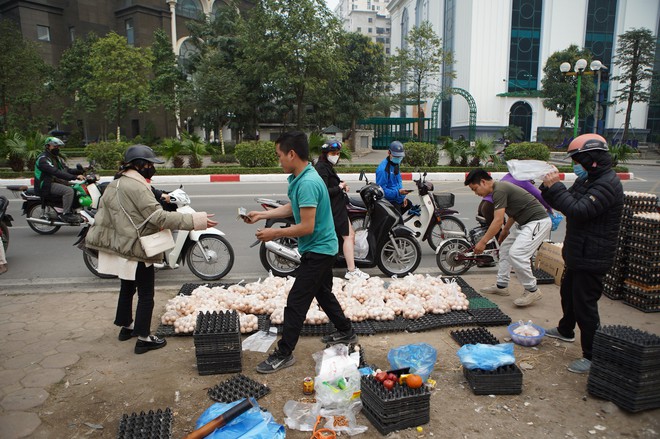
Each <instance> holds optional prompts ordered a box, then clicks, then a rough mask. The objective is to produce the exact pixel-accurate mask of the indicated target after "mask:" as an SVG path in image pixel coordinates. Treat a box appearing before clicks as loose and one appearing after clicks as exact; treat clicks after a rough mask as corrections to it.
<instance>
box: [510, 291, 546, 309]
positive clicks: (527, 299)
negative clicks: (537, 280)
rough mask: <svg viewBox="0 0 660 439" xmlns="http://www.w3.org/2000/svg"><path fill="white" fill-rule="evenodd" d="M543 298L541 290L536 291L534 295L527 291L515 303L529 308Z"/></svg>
mask: <svg viewBox="0 0 660 439" xmlns="http://www.w3.org/2000/svg"><path fill="white" fill-rule="evenodd" d="M542 298H543V293H541V292H540V291H539V290H536V291H534V292H533V293H530V292H529V291H527V290H525V292H524V293H523V295H522V296H520V297H518V298H517V299H516V300H514V301H513V303H514V304H515V305H517V306H528V305H531V304H532V303H534V302H536V301H537V300H541V299H542Z"/></svg>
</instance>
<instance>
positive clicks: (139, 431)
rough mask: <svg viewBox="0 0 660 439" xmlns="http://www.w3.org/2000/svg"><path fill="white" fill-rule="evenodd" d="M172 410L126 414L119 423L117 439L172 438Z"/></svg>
mask: <svg viewBox="0 0 660 439" xmlns="http://www.w3.org/2000/svg"><path fill="white" fill-rule="evenodd" d="M172 420H173V417H172V410H171V409H170V408H169V407H168V408H166V409H165V410H161V409H158V410H156V411H155V412H154V411H153V410H149V412H148V413H145V412H140V414H139V415H138V414H136V413H132V414H130V415H127V414H124V415H123V416H122V417H121V421H120V422H119V430H118V431H117V439H134V438H150V439H170V438H171V437H172Z"/></svg>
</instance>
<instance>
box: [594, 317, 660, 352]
mask: <svg viewBox="0 0 660 439" xmlns="http://www.w3.org/2000/svg"><path fill="white" fill-rule="evenodd" d="M594 346H598V347H599V348H603V349H610V350H612V351H613V352H616V353H618V354H620V355H621V356H626V357H630V358H632V359H636V360H638V361H656V360H658V359H660V336H658V335H656V334H651V333H649V332H646V331H642V330H641V329H635V328H632V327H630V326H623V325H609V326H603V327H601V328H599V329H598V330H597V331H596V334H595V336H594Z"/></svg>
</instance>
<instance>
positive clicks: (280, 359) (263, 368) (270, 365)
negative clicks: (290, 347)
mask: <svg viewBox="0 0 660 439" xmlns="http://www.w3.org/2000/svg"><path fill="white" fill-rule="evenodd" d="M295 362H296V359H295V358H293V354H289V355H283V354H281V353H280V351H278V350H277V349H275V350H274V351H273V353H272V354H270V355H269V356H268V359H267V360H266V361H262V362H261V363H259V364H258V365H257V372H259V373H273V372H277V371H278V370H280V369H284V368H285V367H289V366H291V365H292V364H294V363H295Z"/></svg>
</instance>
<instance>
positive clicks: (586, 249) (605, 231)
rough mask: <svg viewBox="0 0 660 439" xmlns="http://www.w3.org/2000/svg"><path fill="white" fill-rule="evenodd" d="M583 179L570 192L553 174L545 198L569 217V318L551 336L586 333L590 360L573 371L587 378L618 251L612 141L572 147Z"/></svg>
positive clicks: (585, 140)
mask: <svg viewBox="0 0 660 439" xmlns="http://www.w3.org/2000/svg"><path fill="white" fill-rule="evenodd" d="M568 154H569V156H570V157H571V158H572V159H573V163H574V164H573V169H574V172H575V174H576V175H577V176H578V179H577V180H576V181H575V183H574V184H573V186H571V188H570V189H566V186H564V185H563V184H562V183H560V182H559V174H558V173H557V172H552V173H550V174H548V175H546V176H545V177H544V178H543V184H542V185H541V192H542V194H543V198H544V199H545V200H546V201H547V202H548V204H550V205H551V206H552V208H553V209H556V210H559V211H560V212H562V213H563V214H564V216H566V238H565V239H564V248H563V250H562V255H563V257H564V264H565V269H564V279H563V280H562V282H561V290H560V292H561V308H562V311H563V317H562V318H561V320H560V321H559V325H558V326H557V327H556V328H552V329H548V330H547V331H546V335H547V336H549V337H553V338H557V339H559V340H562V341H566V342H572V341H574V340H575V332H574V331H575V325H576V323H577V325H578V327H579V328H580V341H581V343H582V353H583V357H584V358H580V359H578V360H575V361H573V362H572V363H571V364H570V365H569V366H568V370H569V371H571V372H575V373H587V372H589V369H590V368H591V353H592V346H593V342H594V335H595V334H596V329H598V327H599V325H600V317H599V315H598V299H600V296H601V294H602V291H603V277H604V276H605V273H607V272H608V270H609V269H610V268H611V267H612V263H613V261H614V254H615V251H616V242H617V236H618V233H619V225H620V224H621V211H622V210H623V186H622V185H621V181H620V180H619V177H618V176H617V175H616V173H615V172H614V170H613V169H612V156H611V155H610V153H609V152H608V149H607V141H606V140H605V139H604V138H603V137H601V136H599V135H597V134H583V135H581V136H578V137H576V138H575V139H574V140H573V141H572V142H571V143H570V144H569V145H568Z"/></svg>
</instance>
